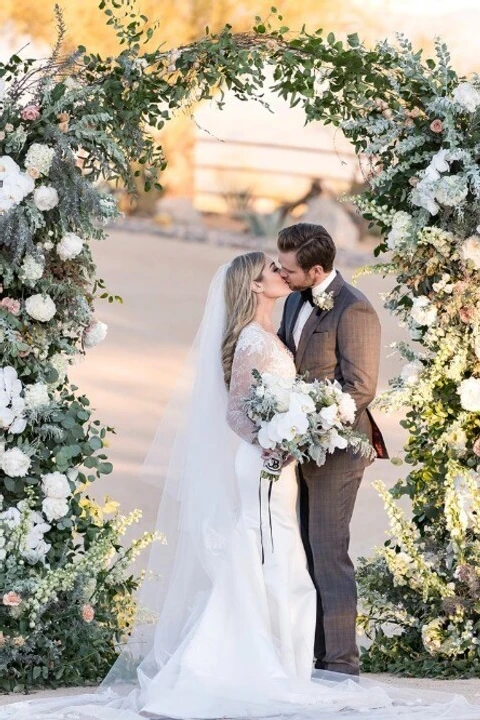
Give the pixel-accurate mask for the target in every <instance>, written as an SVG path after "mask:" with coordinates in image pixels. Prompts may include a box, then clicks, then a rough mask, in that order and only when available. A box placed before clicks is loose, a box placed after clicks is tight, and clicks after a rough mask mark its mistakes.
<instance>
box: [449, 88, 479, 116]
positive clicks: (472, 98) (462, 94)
mask: <svg viewBox="0 0 480 720" xmlns="http://www.w3.org/2000/svg"><path fill="white" fill-rule="evenodd" d="M453 100H454V102H456V103H457V105H459V106H460V107H461V108H462V110H466V111H467V112H469V113H474V112H475V111H476V109H477V108H478V106H479V105H480V93H479V92H478V90H477V89H476V88H475V87H474V86H473V85H471V83H468V82H462V83H460V85H457V87H456V88H455V90H454V91H453Z"/></svg>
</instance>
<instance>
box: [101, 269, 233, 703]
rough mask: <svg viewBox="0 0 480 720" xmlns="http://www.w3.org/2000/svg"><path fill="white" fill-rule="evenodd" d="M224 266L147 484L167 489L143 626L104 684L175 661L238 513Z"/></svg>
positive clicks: (147, 467) (144, 676)
mask: <svg viewBox="0 0 480 720" xmlns="http://www.w3.org/2000/svg"><path fill="white" fill-rule="evenodd" d="M227 267H228V266H227V265H224V266H222V267H221V268H220V269H219V270H218V271H217V273H216V275H215V277H214V278H213V281H212V283H211V286H210V290H209V293H208V297H207V302H206V306H205V312H204V315H203V319H202V322H201V325H200V328H199V330H198V333H197V336H196V338H195V341H194V343H193V346H192V349H191V351H190V353H189V356H188V359H187V361H186V364H185V367H184V369H183V371H182V372H181V373H180V377H179V380H178V383H177V388H176V389H175V390H174V392H173V395H172V398H171V400H170V402H169V404H168V406H167V409H166V411H165V413H164V416H163V419H162V422H161V424H160V426H159V428H158V430H157V433H156V436H155V439H154V441H153V443H152V446H151V448H150V450H149V452H148V454H147V457H146V459H145V462H144V466H143V470H142V479H143V480H144V481H145V482H146V483H147V484H149V485H153V486H155V487H156V488H160V489H161V491H162V496H161V502H160V506H159V510H158V515H157V521H156V530H157V531H158V532H159V533H162V534H163V535H164V538H165V543H164V544H162V543H158V542H157V543H154V544H153V546H152V548H151V550H150V557H149V562H148V565H147V571H146V580H145V582H144V584H143V587H142V589H141V591H140V594H139V612H138V617H137V622H136V626H135V628H134V630H133V632H132V634H131V637H130V639H129V641H128V643H127V645H126V647H125V648H124V650H123V651H122V654H121V655H120V657H119V659H118V660H117V662H116V663H115V665H114V666H113V668H112V670H111V671H110V673H109V675H108V676H107V678H106V679H105V681H104V682H103V684H102V685H103V687H104V688H106V687H113V686H115V688H116V689H118V688H120V689H121V688H123V692H125V690H126V689H128V688H129V687H130V684H131V682H132V681H133V682H136V681H137V678H136V675H137V670H138V679H139V681H140V687H142V685H143V684H144V683H145V682H148V678H151V677H152V676H153V675H154V674H156V672H158V670H159V668H161V667H162V666H163V665H164V664H165V663H166V661H167V660H168V659H169V658H170V657H171V656H172V654H173V653H174V652H175V650H176V649H177V648H178V646H179V645H180V644H181V642H182V640H184V638H185V635H186V634H187V633H188V628H189V626H191V624H192V622H193V621H194V618H195V617H198V615H199V614H200V612H201V610H202V607H203V605H204V602H205V599H206V598H207V597H208V594H209V591H210V589H211V586H212V582H213V578H214V575H215V572H216V571H217V570H218V567H219V563H220V562H221V554H222V550H223V548H224V547H225V545H226V540H227V538H228V537H229V535H230V534H231V531H232V527H233V525H234V522H235V516H236V513H237V507H238V503H237V498H236V494H235V476H234V457H235V452H236V449H237V446H238V439H237V438H236V436H235V435H234V433H233V432H232V431H231V430H230V428H229V427H228V425H227V422H226V412H227V390H226V388H225V383H224V379H223V369H222V363H221V343H222V337H223V332H224V327H225V300H224V281H225V274H226V271H227Z"/></svg>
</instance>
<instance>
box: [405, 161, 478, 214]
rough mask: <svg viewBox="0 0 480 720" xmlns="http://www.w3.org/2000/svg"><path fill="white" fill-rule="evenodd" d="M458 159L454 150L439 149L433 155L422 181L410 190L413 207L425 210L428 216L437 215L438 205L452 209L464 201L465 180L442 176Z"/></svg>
mask: <svg viewBox="0 0 480 720" xmlns="http://www.w3.org/2000/svg"><path fill="white" fill-rule="evenodd" d="M458 158H459V154H458V151H456V150H446V149H441V150H439V151H438V152H437V153H435V155H434V156H433V157H432V159H431V161H430V163H429V165H428V167H427V168H426V169H425V170H424V172H423V177H422V179H421V180H420V182H419V183H418V184H417V185H416V187H414V189H413V190H412V193H411V201H412V203H413V205H417V206H418V207H422V208H425V210H428V212H429V213H430V215H437V214H438V211H439V210H440V205H445V206H447V207H453V206H455V205H458V204H460V203H462V202H463V201H464V200H465V198H466V197H467V194H468V183H467V179H466V178H465V177H464V176H463V175H448V176H443V175H442V174H443V173H446V172H449V170H450V163H451V162H453V161H454V160H457V159H458ZM439 203H440V205H439Z"/></svg>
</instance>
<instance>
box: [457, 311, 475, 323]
mask: <svg viewBox="0 0 480 720" xmlns="http://www.w3.org/2000/svg"><path fill="white" fill-rule="evenodd" d="M458 314H459V316H460V320H461V321H462V322H464V323H469V322H472V320H473V318H474V316H475V313H474V311H473V310H472V308H470V307H462V308H460V310H459V311H458Z"/></svg>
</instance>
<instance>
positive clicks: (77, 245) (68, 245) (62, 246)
mask: <svg viewBox="0 0 480 720" xmlns="http://www.w3.org/2000/svg"><path fill="white" fill-rule="evenodd" d="M82 248H83V240H82V238H81V237H78V235H75V233H66V234H65V235H64V236H63V237H62V239H61V240H60V242H59V243H58V245H57V253H58V255H59V256H60V258H61V259H62V260H71V259H72V258H74V257H77V255H79V254H80V253H81V252H82Z"/></svg>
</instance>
